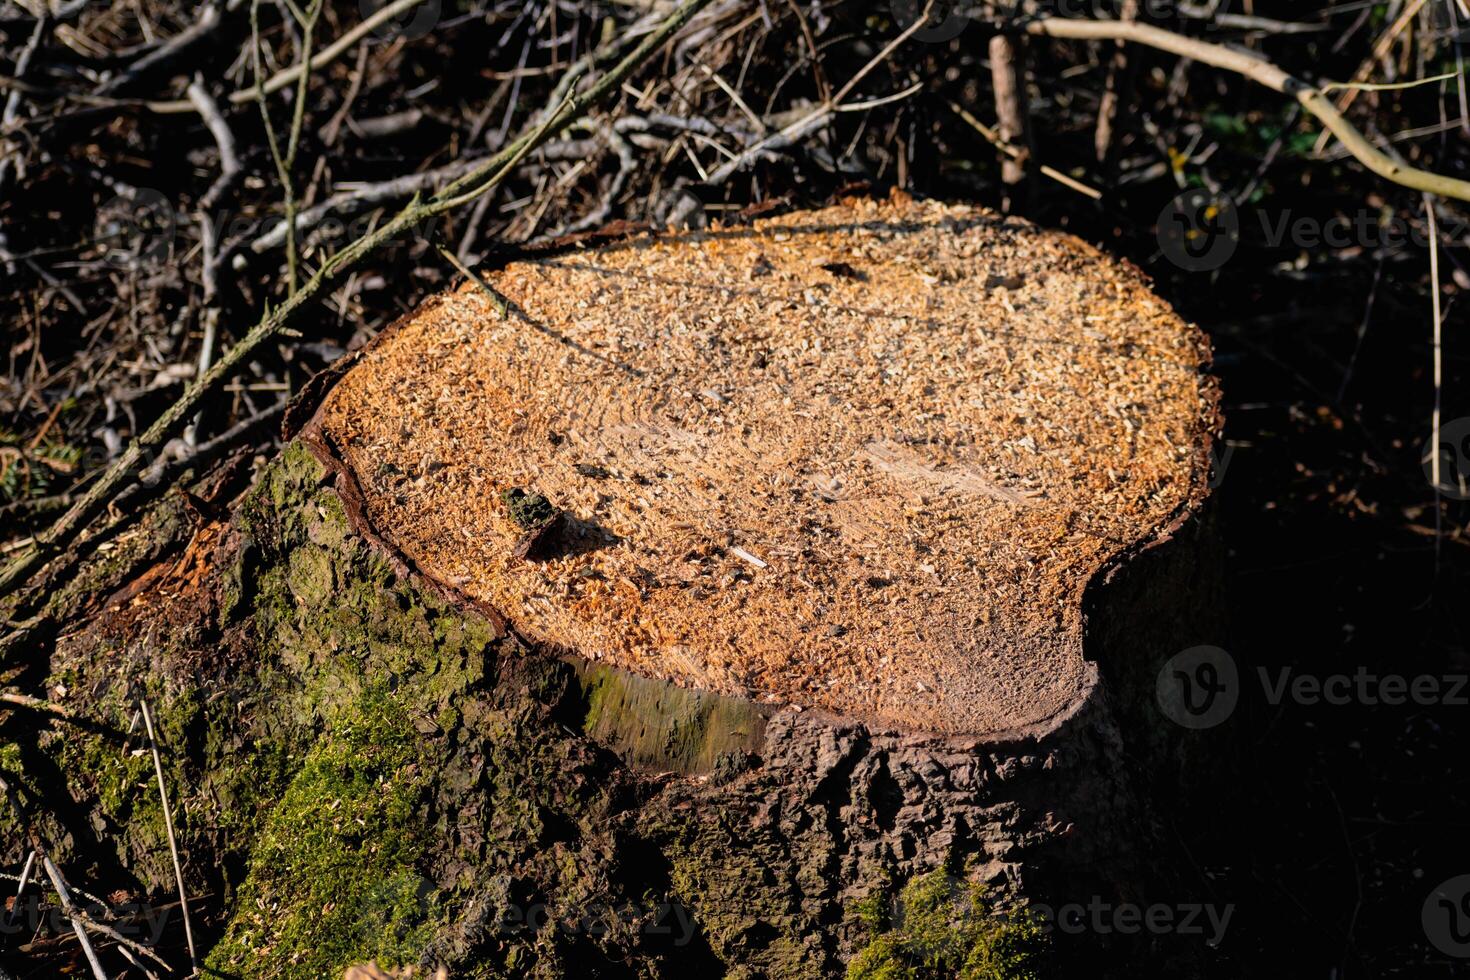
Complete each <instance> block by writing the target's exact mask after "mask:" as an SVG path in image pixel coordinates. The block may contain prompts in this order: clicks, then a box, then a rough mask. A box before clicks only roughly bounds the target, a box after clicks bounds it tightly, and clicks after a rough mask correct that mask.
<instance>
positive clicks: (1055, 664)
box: [319, 199, 1218, 737]
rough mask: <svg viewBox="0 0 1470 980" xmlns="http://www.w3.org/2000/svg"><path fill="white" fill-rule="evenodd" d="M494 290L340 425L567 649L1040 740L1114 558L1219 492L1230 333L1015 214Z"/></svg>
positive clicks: (917, 223)
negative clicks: (1215, 341)
mask: <svg viewBox="0 0 1470 980" xmlns="http://www.w3.org/2000/svg"><path fill="white" fill-rule="evenodd" d="M485 280H486V282H488V284H489V285H490V286H491V287H492V288H493V289H494V290H495V291H496V293H498V294H499V296H500V299H497V298H496V297H493V296H492V295H490V294H489V293H487V292H486V291H485V289H483V288H482V287H481V286H480V285H477V284H474V283H467V284H465V285H463V286H461V287H460V288H458V289H457V290H454V291H451V292H449V293H447V294H445V295H443V296H441V297H439V298H438V300H437V301H435V302H431V303H429V304H427V305H426V306H424V307H423V308H421V309H420V310H419V311H417V312H416V313H414V314H412V315H411V316H409V317H408V318H406V319H405V320H403V321H400V323H399V324H398V325H397V327H396V328H395V329H393V330H392V331H390V332H389V333H387V334H385V335H384V336H383V337H382V338H381V339H380V341H379V342H378V343H376V344H374V345H373V346H372V347H371V348H370V349H369V350H367V351H366V352H365V353H364V354H363V356H362V357H361V359H360V360H359V361H358V363H357V365H356V366H355V367H353V368H352V369H351V370H350V371H349V372H348V373H347V375H346V377H345V378H343V379H342V381H341V382H339V383H338V384H337V385H336V386H335V387H334V388H333V390H332V392H331V394H330V396H329V397H328V399H327V401H326V403H325V404H324V406H323V408H322V411H321V413H320V415H319V420H320V425H321V429H322V431H323V433H324V434H325V435H326V436H327V437H328V439H329V440H330V441H331V442H332V444H333V445H335V446H336V447H337V450H338V451H339V452H340V453H341V455H342V458H343V460H344V462H345V463H346V464H347V465H348V466H349V467H350V469H351V470H352V472H353V473H354V474H355V476H356V478H357V481H358V483H359V484H360V486H361V488H362V491H363V494H364V497H365V502H366V511H367V517H368V519H369V520H370V521H371V522H372V524H373V526H374V527H375V529H376V530H377V532H378V533H379V534H381V535H382V536H383V537H385V538H387V539H388V540H389V541H391V542H392V543H393V544H394V545H395V546H396V547H397V548H398V549H400V550H401V551H402V552H403V553H404V554H405V555H406V556H407V557H408V558H409V559H410V560H411V561H412V562H413V563H414V564H415V565H416V566H417V568H418V569H419V570H420V571H421V572H422V573H424V574H425V575H427V576H429V577H430V578H432V579H434V580H436V581H438V582H440V583H443V584H445V585H448V586H452V587H453V588H455V589H457V590H459V591H460V592H462V593H464V594H465V595H467V596H470V597H472V598H474V599H477V600H480V601H482V602H484V603H487V604H488V605H490V606H492V607H494V608H495V609H496V610H498V611H499V612H500V613H501V614H502V615H504V617H505V618H506V619H507V620H508V621H509V622H510V623H511V624H512V626H513V627H514V628H515V629H516V630H517V631H518V632H519V633H520V634H521V635H522V636H524V637H526V638H528V639H529V640H531V641H534V642H536V643H538V644H541V645H544V646H546V647H547V648H550V649H554V650H558V651H565V652H570V653H574V654H576V655H578V656H580V657H584V658H587V659H589V660H592V661H596V662H601V663H606V664H609V665H612V666H616V667H620V668H624V669H627V670H630V671H633V672H636V673H639V674H642V675H646V676H649V677H654V678H658V679H661V680H666V681H672V682H675V683H677V684H680V685H683V686H688V687H693V688H698V689H702V690H709V691H716V692H720V693H725V694H735V695H739V696H742V697H747V698H750V699H752V700H755V701H758V702H770V703H779V704H799V705H803V706H807V707H816V708H821V709H826V710H828V711H830V712H833V713H836V714H841V715H849V716H858V717H863V718H868V719H874V720H877V721H880V722H882V723H885V724H889V725H893V726H897V727H898V728H901V729H912V730H918V731H928V732H936V733H944V734H963V735H976V736H985V737H991V736H995V737H1000V736H1010V735H1021V734H1036V733H1037V732H1039V731H1042V730H1045V729H1048V728H1050V727H1052V726H1054V725H1056V724H1057V723H1058V722H1059V721H1060V720H1061V719H1063V718H1065V717H1067V716H1068V715H1069V714H1071V713H1072V712H1074V711H1075V710H1076V709H1077V708H1078V707H1079V705H1080V704H1081V703H1082V701H1084V700H1085V699H1086V696H1087V694H1088V693H1089V691H1090V690H1091V687H1092V684H1093V683H1094V678H1095V677H1096V672H1095V670H1093V665H1091V664H1089V663H1087V662H1086V661H1085V659H1084V657H1083V630H1084V616H1083V593H1084V590H1085V589H1086V588H1087V586H1088V584H1089V582H1090V581H1092V580H1093V579H1094V577H1095V576H1097V575H1098V574H1099V573H1100V572H1102V571H1104V570H1105V569H1107V568H1108V567H1109V566H1110V565H1112V564H1114V563H1115V562H1117V561H1118V560H1120V558H1122V557H1123V556H1125V555H1127V554H1129V553H1131V552H1133V551H1135V550H1136V549H1138V548H1140V547H1142V546H1146V545H1148V544H1149V543H1151V542H1153V541H1155V540H1157V539H1158V538H1160V537H1161V536H1163V535H1166V534H1167V533H1168V532H1169V529H1170V528H1171V527H1173V526H1174V525H1175V524H1177V523H1178V522H1179V521H1181V520H1183V519H1184V517H1186V516H1188V515H1189V514H1190V513H1192V512H1193V511H1194V510H1195V509H1196V508H1197V507H1198V505H1199V504H1200V503H1201V502H1202V501H1203V499H1204V498H1205V496H1206V495H1207V492H1208V490H1207V487H1208V475H1209V460H1210V448H1211V439H1212V435H1213V433H1214V431H1215V429H1216V427H1217V424H1218V423H1217V393H1216V388H1215V383H1214V381H1213V379H1212V378H1211V377H1210V376H1209V375H1208V374H1207V373H1206V365H1207V362H1208V347H1207V344H1206V342H1205V341H1204V339H1203V337H1202V336H1201V334H1200V333H1199V332H1198V331H1197V330H1196V329H1195V328H1193V327H1192V326H1190V325H1188V324H1186V323H1184V322H1183V321H1182V320H1180V319H1179V317H1177V316H1176V315H1175V314H1174V313H1173V312H1172V311H1171V310H1170V309H1169V308H1168V306H1167V305H1166V304H1164V303H1163V302H1162V301H1160V300H1159V299H1157V298H1156V297H1154V296H1153V295H1152V294H1151V293H1150V291H1149V290H1148V287H1147V285H1146V283H1145V282H1144V280H1143V278H1142V277H1141V275H1140V274H1139V273H1138V272H1137V271H1136V270H1133V269H1132V268H1130V267H1127V266H1125V265H1123V264H1120V263H1118V262H1116V261H1113V260H1110V259H1108V258H1106V257H1105V256H1103V255H1102V254H1100V253H1099V252H1097V251H1096V250H1095V249H1093V248H1091V247H1090V246H1087V245H1085V244H1083V243H1082V242H1080V241H1078V240H1077V239H1074V238H1071V237H1068V236H1064V235H1058V234H1055V233H1049V232H1043V231H1040V230H1038V229H1036V228H1034V227H1032V226H1030V225H1028V224H1026V223H1024V222H1020V221H1017V220H1013V219H1006V218H1002V217H1000V216H997V215H995V214H992V213H990V212H987V211H983V210H979V209H972V208H964V207H952V206H943V205H939V204H934V203H915V202H910V201H907V200H901V199H894V200H890V201H887V202H873V201H851V202H846V203H844V204H842V205H839V206H836V207H831V208H827V209H824V210H820V211H812V212H800V213H794V214H788V215H785V216H781V217H777V218H771V219H767V220H762V221H759V222H757V223H756V224H754V225H753V226H749V227H734V228H726V229H717V230H712V231H708V232H702V233H697V234H690V235H679V236H645V237H638V238H632V239H628V240H625V241H621V242H618V243H615V244H612V245H607V246H603V247H599V248H596V249H586V250H581V251H575V252H570V253H561V254H556V255H551V254H548V255H546V256H543V257H540V258H528V259H522V260H517V261H515V262H512V263H510V264H508V265H506V266H504V267H503V268H500V269H498V270H495V271H489V272H486V273H485ZM502 302H504V303H505V304H506V306H505V312H504V314H502V312H501V308H500V305H499V304H500V303H502ZM515 489H519V490H522V491H525V492H526V493H530V494H537V495H540V496H541V497H544V498H545V500H546V501H547V502H549V504H550V505H551V506H552V507H554V508H555V509H556V510H557V512H558V517H557V519H556V520H555V521H554V522H553V523H552V524H551V525H546V526H542V527H539V528H538V527H528V526H527V521H526V520H525V517H524V514H523V513H522V510H523V509H524V508H521V509H516V507H514V506H513V505H514V504H516V503H517V502H519V501H522V500H523V499H524V498H523V497H520V496H516V495H512V494H510V493H509V492H510V491H512V490H515Z"/></svg>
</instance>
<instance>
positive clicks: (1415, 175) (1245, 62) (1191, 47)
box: [1026, 17, 1470, 201]
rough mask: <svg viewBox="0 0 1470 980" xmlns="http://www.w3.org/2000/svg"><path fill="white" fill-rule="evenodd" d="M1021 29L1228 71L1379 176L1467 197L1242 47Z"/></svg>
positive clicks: (1103, 24) (1046, 22)
mask: <svg viewBox="0 0 1470 980" xmlns="http://www.w3.org/2000/svg"><path fill="white" fill-rule="evenodd" d="M1026 30H1027V32H1028V33H1030V34H1035V35H1038V36H1043V37H1055V38H1068V39H1072V40H1085V41H1109V40H1122V41H1131V42H1133V43H1136V44H1144V45H1147V46H1149V47H1151V48H1158V49H1159V50H1160V51H1168V52H1169V53H1171V54H1177V55H1179V56H1180V57H1182V58H1192V59H1194V60H1195V61H1200V62H1203V63H1204V64H1207V65H1213V66H1214V67H1216V68H1223V69H1225V70H1226V71H1233V72H1235V73H1236V74H1238V75H1243V76H1245V77H1246V78H1249V79H1251V80H1252V81H1254V82H1259V83H1260V84H1262V85H1264V86H1266V87H1267V88H1269V89H1273V90H1275V91H1277V92H1281V93H1282V94H1284V95H1290V96H1291V97H1292V98H1294V99H1296V100H1297V101H1298V102H1299V103H1301V106H1302V108H1304V109H1306V110H1307V111H1308V112H1310V113H1311V114H1312V115H1314V116H1316V117H1317V118H1318V119H1319V120H1321V122H1322V124H1323V125H1324V126H1326V127H1327V129H1328V130H1329V131H1330V132H1331V133H1332V135H1334V136H1336V137H1337V138H1338V139H1339V140H1340V141H1342V144H1343V146H1345V147H1347V149H1348V152H1350V153H1352V155H1353V156H1355V157H1357V158H1358V160H1359V161H1360V162H1361V163H1362V164H1363V165H1364V166H1365V167H1367V168H1368V169H1369V170H1371V171H1373V172H1374V173H1376V174H1377V175H1378V176H1380V177H1382V178H1384V179H1385V180H1390V181H1393V182H1394V183H1396V184H1401V185H1403V186H1404V187H1408V188H1412V189H1413V190H1417V191H1425V192H1428V193H1431V194H1441V195H1443V196H1445V197H1453V198H1456V199H1458V200H1461V201H1470V181H1464V180H1460V179H1458V178H1455V177H1447V176H1444V175H1442V174H1436V173H1431V172H1429V171H1427V170H1420V169H1418V168H1417V167H1410V166H1408V165H1407V164H1404V163H1400V162H1398V161H1395V160H1393V159H1391V158H1390V157H1389V156H1388V155H1387V154H1385V153H1383V152H1382V151H1381V150H1379V149H1378V148H1377V147H1376V146H1374V145H1373V144H1372V143H1371V142H1369V140H1368V138H1367V137H1366V136H1364V135H1363V134H1362V133H1361V132H1359V131H1358V129H1357V127H1355V126H1354V125H1353V124H1352V123H1350V122H1348V120H1347V118H1346V117H1344V116H1343V114H1342V113H1341V112H1339V111H1338V110H1337V108H1336V107H1334V106H1333V104H1332V101H1331V100H1330V99H1328V98H1327V96H1325V95H1324V94H1322V90H1321V89H1319V88H1317V87H1316V86H1314V85H1309V84H1307V83H1306V82H1304V81H1302V80H1301V79H1300V78H1297V77H1296V76H1294V75H1292V74H1290V73H1288V72H1286V71H1285V70H1283V69H1281V68H1278V67H1277V66H1276V65H1274V64H1272V63H1271V62H1269V61H1266V60H1265V59H1262V58H1257V57H1255V56H1254V55H1251V54H1248V53H1247V52H1245V51H1239V50H1236V49H1234V48H1227V47H1225V46H1223V45H1220V44H1212V43H1210V42H1208V41H1200V40H1196V39H1195V38H1191V37H1184V36H1183V35H1181V34H1175V33H1173V32H1172V31H1166V30H1163V29H1162V28H1158V27H1154V26H1153V25H1152V24H1139V23H1131V24H1127V23H1122V22H1120V21H1115V20H1071V19H1068V18H1065V17H1043V18H1041V19H1040V20H1035V21H1031V22H1030V23H1028V24H1027V25H1026Z"/></svg>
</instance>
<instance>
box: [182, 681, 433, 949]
mask: <svg viewBox="0 0 1470 980" xmlns="http://www.w3.org/2000/svg"><path fill="white" fill-rule="evenodd" d="M426 792H427V785H426V775H425V769H424V768H423V767H422V766H421V765H420V739H419V738H418V737H417V733H416V732H415V731H414V730H413V727H412V726H411V724H410V722H409V717H408V713H407V712H406V711H405V709H404V707H403V706H402V705H401V704H400V703H399V702H398V701H397V700H396V699H395V698H393V697H392V696H390V695H388V694H387V693H386V692H384V691H382V690H372V691H369V692H367V693H365V694H364V695H363V696H362V697H361V698H359V699H358V700H357V701H356V702H355V703H353V704H351V705H350V706H349V707H347V708H345V709H344V710H342V711H341V712H340V713H339V714H338V715H336V716H335V717H334V718H333V719H332V720H331V721H330V722H329V723H328V725H327V728H326V731H325V732H323V734H322V736H321V738H320V739H319V740H318V741H317V743H316V745H315V746H313V748H312V749H311V751H310V753H308V755H307V756H306V759H305V760H304V762H303V764H302V766H301V768H300V770H299V771H298V772H297V773H296V774H295V776H294V777H293V778H292V780H291V783H290V785H289V786H288V787H287V789H286V792H285V795H284V796H283V797H282V798H281V800H280V802H279V803H277V804H276V805H275V806H274V807H273V808H272V809H271V811H270V815H269V816H268V817H267V818H266V821H265V826H264V828H263V830H262V831H261V833H260V835H259V837H258V838H257V839H256V841H255V845H254V847H253V848H252V849H251V855H250V865H249V872H248V874H247V876H246V878H245V882H244V884H243V885H242V886H241V888H240V891H239V896H238V899H237V903H236V907H237V912H236V914H235V916H234V918H233V919H232V920H231V921H230V924H229V928H228V929H227V931H226V934H225V936H224V938H223V940H222V941H221V942H220V943H219V945H218V946H216V947H215V949H214V951H213V952H212V953H211V955H210V958H209V963H210V965H211V966H212V967H213V968H215V969H217V970H220V971H224V972H229V973H237V972H242V971H248V974H249V975H250V976H258V977H301V978H317V977H325V976H330V975H333V974H334V973H335V972H340V970H341V969H342V968H343V966H344V965H346V964H348V963H351V962H354V961H357V960H367V959H376V960H378V962H380V963H382V964H384V965H388V964H392V965H398V964H404V963H413V962H416V961H417V958H418V955H419V953H420V952H421V950H422V949H423V947H424V946H425V945H427V943H428V941H429V939H430V938H431V937H432V936H433V934H434V931H435V925H436V923H435V922H434V914H433V913H434V910H435V907H436V902H435V896H434V894H433V892H432V891H431V890H430V889H428V888H426V887H425V884H424V879H423V878H422V876H421V875H419V873H418V870H417V862H418V861H419V859H420V858H421V856H422V854H423V852H424V849H425V847H426V846H427V837H428V832H427V828H425V826H424V817H423V806H424V802H425V795H426Z"/></svg>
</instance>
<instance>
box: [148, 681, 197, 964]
mask: <svg viewBox="0 0 1470 980" xmlns="http://www.w3.org/2000/svg"><path fill="white" fill-rule="evenodd" d="M138 707H139V708H140V709H141V710H142V712H143V725H144V727H146V728H147V729H148V748H149V749H150V750H151V751H152V752H153V773H154V775H156V776H157V777H158V798H159V800H160V802H161V803H162V804H163V829H164V831H165V832H166V833H167V834H168V852H169V856H170V857H172V858H173V862H174V882H175V883H176V884H177V885H178V886H179V909H180V911H181V912H182V913H183V916H184V939H185V941H186V942H187V943H188V945H189V965H190V966H191V967H192V968H193V971H194V973H196V974H197V973H198V972H199V954H198V952H197V951H196V950H195V949H194V926H193V925H192V924H191V923H190V921H189V896H188V893H187V892H186V891H185V889H184V868H183V865H182V864H181V863H180V862H179V845H178V841H177V840H176V839H175V838H174V816H173V807H171V806H169V802H168V787H167V785H166V784H165V783H164V780H163V760H162V758H160V757H159V754H158V737H157V735H155V734H154V731H153V715H152V713H150V712H149V710H148V699H147V698H139V699H138Z"/></svg>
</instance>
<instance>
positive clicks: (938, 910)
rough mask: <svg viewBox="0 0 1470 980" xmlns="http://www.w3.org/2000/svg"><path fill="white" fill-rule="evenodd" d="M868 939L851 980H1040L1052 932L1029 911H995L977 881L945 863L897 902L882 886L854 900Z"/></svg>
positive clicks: (917, 879) (855, 960)
mask: <svg viewBox="0 0 1470 980" xmlns="http://www.w3.org/2000/svg"><path fill="white" fill-rule="evenodd" d="M852 913H853V917H854V918H856V919H857V920H858V921H859V922H860V923H861V924H862V925H863V926H864V928H866V929H867V930H868V933H869V938H868V944H867V945H866V946H865V947H864V948H863V949H862V951H861V952H859V953H858V955H857V956H856V957H854V958H853V960H852V962H851V963H849V964H848V969H847V977H848V980H950V978H954V980H1042V978H1043V977H1044V976H1045V975H1046V972H1045V959H1046V937H1045V935H1044V933H1043V932H1042V928H1041V925H1040V923H1038V922H1037V921H1036V920H1035V919H1034V918H1033V917H1031V916H1030V915H1028V914H1026V913H1025V912H1024V911H1022V912H1020V913H1016V914H1013V915H997V914H996V913H995V912H994V910H992V909H991V908H990V907H989V905H988V904H987V902H986V901H985V891H984V889H983V888H981V887H980V886H978V885H975V884H973V883H971V882H968V881H964V880H962V879H959V878H956V877H954V876H953V875H951V874H950V873H949V872H948V871H947V870H946V869H944V868H939V869H937V870H935V871H932V872H930V873H928V874H925V875H919V876H917V877H914V878H912V879H910V880H909V881H908V883H907V884H905V885H904V887H903V890H902V891H900V892H899V894H898V897H897V899H896V900H893V899H892V898H891V896H890V893H889V892H888V891H887V890H886V889H878V890H875V891H874V892H872V893H871V894H870V895H869V896H868V897H867V898H865V899H863V900H862V901H861V902H858V903H856V904H855V905H854V907H853V909H852Z"/></svg>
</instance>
